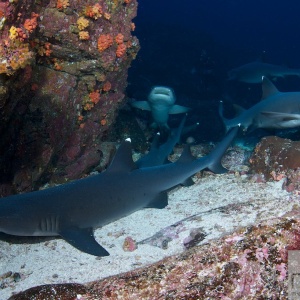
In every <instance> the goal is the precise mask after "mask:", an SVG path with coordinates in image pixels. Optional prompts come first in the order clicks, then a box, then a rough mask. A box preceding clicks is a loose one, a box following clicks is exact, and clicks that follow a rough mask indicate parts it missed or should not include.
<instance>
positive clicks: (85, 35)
mask: <svg viewBox="0 0 300 300" xmlns="http://www.w3.org/2000/svg"><path fill="white" fill-rule="evenodd" d="M89 38H90V35H89V32H88V31H79V39H80V40H88V39H89Z"/></svg>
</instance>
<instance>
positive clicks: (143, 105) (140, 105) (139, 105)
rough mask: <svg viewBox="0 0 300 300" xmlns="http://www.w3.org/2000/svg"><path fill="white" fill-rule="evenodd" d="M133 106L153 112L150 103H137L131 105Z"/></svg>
mask: <svg viewBox="0 0 300 300" xmlns="http://www.w3.org/2000/svg"><path fill="white" fill-rule="evenodd" d="M131 106H133V107H135V108H139V109H142V110H151V107H150V105H149V103H148V101H135V102H132V103H131Z"/></svg>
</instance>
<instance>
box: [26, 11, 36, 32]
mask: <svg viewBox="0 0 300 300" xmlns="http://www.w3.org/2000/svg"><path fill="white" fill-rule="evenodd" d="M38 16H39V15H38V14H36V13H34V12H33V13H32V14H31V19H26V20H25V22H24V28H25V29H26V30H28V31H29V32H30V33H31V32H33V30H34V29H35V28H36V26H37V18H38Z"/></svg>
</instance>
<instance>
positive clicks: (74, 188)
mask: <svg viewBox="0 0 300 300" xmlns="http://www.w3.org/2000/svg"><path fill="white" fill-rule="evenodd" d="M237 130H238V129H237V128H234V129H232V130H231V131H230V132H229V133H228V134H227V135H226V136H225V138H224V139H223V140H222V141H221V142H220V143H219V144H218V145H217V147H216V148H215V149H214V150H213V151H212V152H211V153H210V154H209V155H207V156H205V157H201V158H198V159H195V158H193V157H192V155H191V154H190V152H189V151H188V150H186V151H184V152H183V154H182V155H181V157H180V158H179V160H178V161H176V162H175V163H169V164H164V165H159V166H153V167H145V168H143V167H142V168H137V167H136V165H135V164H134V162H133V160H132V153H131V151H132V150H131V143H130V141H128V140H126V141H123V142H122V143H121V145H120V147H119V148H118V151H117V152H116V155H115V156H114V159H113V161H112V163H111V164H110V166H109V167H108V169H107V170H106V171H104V172H102V173H100V174H98V175H94V176H90V177H87V178H84V179H79V180H76V181H73V182H71V183H67V184H64V185H60V186H56V187H52V188H49V189H45V190H41V191H34V192H30V193H26V194H19V195H12V196H8V197H5V198H2V199H1V200H0V232H4V233H7V234H11V235H17V236H56V235H59V236H61V237H62V238H63V239H64V240H65V241H67V242H68V243H69V244H71V245H72V246H74V247H75V248H77V249H79V250H81V251H83V252H85V253H88V254H91V255H95V256H107V255H109V253H108V251H107V250H106V249H104V248H103V247H102V246H101V245H100V244H98V242H97V241H96V240H95V238H94V233H93V230H94V229H95V228H99V227H101V226H104V225H106V224H108V223H110V222H113V221H115V220H117V219H120V218H122V217H125V216H127V215H129V214H131V213H133V212H135V211H137V210H140V209H143V208H147V207H151V208H164V207H165V206H167V205H168V195H167V191H168V190H169V189H170V188H172V187H174V186H176V185H179V184H181V183H183V182H184V181H185V180H186V179H187V178H189V177H190V176H192V175H193V174H195V173H196V172H199V171H201V170H202V169H204V168H209V169H210V170H212V171H213V172H216V173H223V172H225V171H226V169H225V168H223V167H222V165H221V163H220V161H221V158H222V156H223V154H224V152H225V151H226V149H227V148H228V147H229V145H230V143H231V141H232V140H233V139H234V137H235V135H236V133H237Z"/></svg>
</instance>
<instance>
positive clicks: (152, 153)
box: [135, 116, 186, 168]
mask: <svg viewBox="0 0 300 300" xmlns="http://www.w3.org/2000/svg"><path fill="white" fill-rule="evenodd" d="M185 120H186V116H185V117H184V118H183V119H182V121H181V122H180V125H179V127H178V128H176V129H174V130H171V131H170V134H169V136H168V139H167V141H166V142H165V143H164V144H162V145H159V136H160V135H159V134H157V135H156V136H155V137H154V139H153V142H152V144H151V148H150V150H149V152H148V154H146V155H144V156H143V157H141V158H140V159H139V160H138V161H136V162H135V164H136V166H137V167H138V168H145V167H154V166H159V165H162V164H165V163H167V162H168V156H169V155H170V154H171V152H172V150H173V148H174V147H175V145H176V144H177V143H178V142H179V140H180V136H181V132H182V130H183V126H184V123H185Z"/></svg>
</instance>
